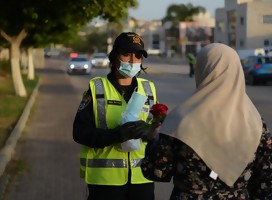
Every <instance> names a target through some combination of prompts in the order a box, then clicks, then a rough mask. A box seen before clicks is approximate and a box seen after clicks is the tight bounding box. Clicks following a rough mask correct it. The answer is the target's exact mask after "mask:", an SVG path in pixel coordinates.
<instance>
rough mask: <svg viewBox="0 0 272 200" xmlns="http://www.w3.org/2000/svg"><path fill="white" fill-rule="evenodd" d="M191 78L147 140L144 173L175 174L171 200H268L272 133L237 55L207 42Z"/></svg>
mask: <svg viewBox="0 0 272 200" xmlns="http://www.w3.org/2000/svg"><path fill="white" fill-rule="evenodd" d="M195 81H196V91H195V92H194V93H193V94H192V96H191V97H190V98H188V99H187V100H186V101H185V102H183V103H181V104H180V105H177V106H176V107H175V108H173V110H172V111H171V112H170V113H169V115H168V116H167V117H166V119H165V121H164V123H163V124H162V126H161V128H160V130H159V132H160V133H159V135H158V139H157V140H154V141H153V142H149V143H148V145H147V147H146V153H145V158H144V160H143V162H142V165H141V167H142V172H143V174H144V176H145V177H146V178H148V179H150V180H154V181H161V182H169V181H170V180H171V178H172V177H173V184H174V188H173V190H172V194H171V197H170V200H185V199H186V200H197V199H199V200H208V199H210V200H212V199H218V200H226V199H232V200H242V199H243V200H245V199H252V200H253V199H254V200H257V199H259V200H271V199H272V136H271V133H270V132H269V130H268V128H267V126H266V124H265V123H264V122H263V121H262V118H261V116H260V114H259V112H258V111H257V109H256V107H255V106H254V104H253V103H252V102H251V100H250V99H249V97H248V95H247V94H246V88H245V79H244V74H243V70H242V66H241V62H240V59H239V56H238V55H237V53H236V52H235V51H234V50H233V49H232V48H230V47H228V46H226V45H224V44H219V43H213V44H209V45H207V46H205V47H204V48H202V50H201V51H200V53H199V54H198V57H197V63H196V67H195Z"/></svg>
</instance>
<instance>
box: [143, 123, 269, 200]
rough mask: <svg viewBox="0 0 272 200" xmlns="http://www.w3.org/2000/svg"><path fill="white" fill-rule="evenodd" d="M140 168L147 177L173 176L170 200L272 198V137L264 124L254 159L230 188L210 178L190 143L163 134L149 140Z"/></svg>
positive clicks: (161, 177)
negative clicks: (188, 144) (156, 138)
mask: <svg viewBox="0 0 272 200" xmlns="http://www.w3.org/2000/svg"><path fill="white" fill-rule="evenodd" d="M241 142H242V141H241ZM141 167H142V171H143V174H144V176H145V177H146V178H148V179H150V180H154V181H159V182H169V181H171V179H172V177H173V184H174V188H173V191H172V194H171V197H170V200H187V199H193V200H209V199H213V200H224V199H233V200H234V199H235V200H241V199H243V200H244V199H250V200H253V199H254V200H272V136H271V133H270V132H269V131H268V129H267V127H266V124H265V123H263V133H262V136H261V141H260V144H259V147H258V149H257V152H256V153H255V159H254V161H253V162H252V163H249V164H248V166H247V167H246V169H245V170H244V172H243V173H242V174H241V176H240V177H239V179H238V180H237V181H236V182H235V184H234V185H233V186H232V187H229V186H227V185H226V184H225V183H224V182H222V181H221V180H220V179H219V178H217V179H216V180H214V179H212V178H210V176H209V175H210V173H211V170H210V169H209V168H208V167H207V166H206V164H205V163H204V162H203V161H202V160H201V159H200V158H199V156H198V155H197V154H196V153H195V152H194V151H193V150H192V149H191V148H190V147H189V146H187V145H186V144H185V143H183V142H181V141H180V140H178V139H176V138H173V137H170V136H167V135H164V134H159V139H158V140H157V141H152V142H150V143H148V145H147V148H146V157H145V159H144V160H143V162H142V165H141Z"/></svg>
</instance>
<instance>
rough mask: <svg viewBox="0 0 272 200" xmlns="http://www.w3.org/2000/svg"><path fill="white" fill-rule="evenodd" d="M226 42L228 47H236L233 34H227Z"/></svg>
mask: <svg viewBox="0 0 272 200" xmlns="http://www.w3.org/2000/svg"><path fill="white" fill-rule="evenodd" d="M228 40H229V42H228V43H229V46H230V47H235V46H236V34H235V33H229V34H228Z"/></svg>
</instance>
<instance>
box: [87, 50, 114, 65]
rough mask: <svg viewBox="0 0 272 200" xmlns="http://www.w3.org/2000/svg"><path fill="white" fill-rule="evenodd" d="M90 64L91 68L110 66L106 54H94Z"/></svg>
mask: <svg viewBox="0 0 272 200" xmlns="http://www.w3.org/2000/svg"><path fill="white" fill-rule="evenodd" d="M91 63H92V66H93V67H108V66H109V64H110V61H109V58H108V54H107V53H94V54H93V55H92V56H91Z"/></svg>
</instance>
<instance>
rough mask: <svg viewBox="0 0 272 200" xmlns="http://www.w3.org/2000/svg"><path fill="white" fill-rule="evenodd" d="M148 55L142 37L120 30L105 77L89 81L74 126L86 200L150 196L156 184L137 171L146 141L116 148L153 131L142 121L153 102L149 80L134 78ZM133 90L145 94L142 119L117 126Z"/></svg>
mask: <svg viewBox="0 0 272 200" xmlns="http://www.w3.org/2000/svg"><path fill="white" fill-rule="evenodd" d="M143 56H144V57H147V52H146V51H145V50H144V43H143V41H142V38H141V37H140V36H139V35H137V34H136V33H133V32H125V33H122V34H120V35H119V36H118V37H117V38H116V40H115V42H114V45H113V49H112V51H111V52H110V54H109V60H110V67H111V71H110V73H109V74H108V75H107V77H95V78H93V79H91V80H90V83H89V89H88V90H87V91H86V92H85V93H84V95H83V99H82V101H81V103H80V106H79V109H78V112H77V114H76V117H75V120H74V125H73V138H74V141H75V142H77V143H79V144H81V145H82V149H81V151H80V154H79V157H80V172H81V177H83V178H84V179H85V181H86V183H87V184H88V189H89V197H88V200H105V199H112V200H114V199H116V200H134V199H135V200H139V199H141V200H153V199H154V183H153V182H152V181H150V180H147V179H146V178H145V177H144V176H143V175H142V172H141V168H140V161H141V159H142V158H143V157H144V152H145V146H146V142H144V139H143V140H141V143H140V147H139V148H138V149H137V150H134V151H129V152H125V151H122V150H120V148H119V147H120V143H122V142H124V141H127V140H129V139H137V138H143V137H144V136H146V135H147V134H148V133H150V132H152V130H150V129H151V128H148V127H147V126H146V123H145V121H147V118H148V114H149V108H150V107H151V106H152V105H153V104H154V103H156V101H157V97H156V90H155V86H154V84H153V83H152V82H150V81H148V80H145V79H142V78H136V76H137V75H139V74H140V71H141V70H143V71H144V68H143V67H142V59H143ZM135 90H137V91H138V92H141V93H143V94H145V95H146V96H147V97H148V98H147V101H146V103H145V105H144V107H143V109H142V111H141V113H140V120H139V121H136V122H127V123H125V124H123V125H120V120H121V114H122V112H123V111H124V109H125V108H126V105H127V103H128V101H129V99H130V97H131V95H132V93H133V91H135Z"/></svg>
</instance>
